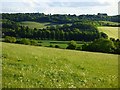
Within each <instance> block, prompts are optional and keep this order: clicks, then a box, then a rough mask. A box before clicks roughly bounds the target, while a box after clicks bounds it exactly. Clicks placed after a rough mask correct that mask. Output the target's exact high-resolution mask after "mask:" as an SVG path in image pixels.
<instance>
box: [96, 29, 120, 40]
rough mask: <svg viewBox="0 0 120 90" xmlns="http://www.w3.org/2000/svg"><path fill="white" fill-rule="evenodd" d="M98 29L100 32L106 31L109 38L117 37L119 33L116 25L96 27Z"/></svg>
mask: <svg viewBox="0 0 120 90" xmlns="http://www.w3.org/2000/svg"><path fill="white" fill-rule="evenodd" d="M98 29H99V31H100V32H104V33H106V34H107V35H108V36H109V38H115V39H118V33H120V32H119V30H118V27H98Z"/></svg>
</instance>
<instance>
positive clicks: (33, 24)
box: [20, 21, 50, 29]
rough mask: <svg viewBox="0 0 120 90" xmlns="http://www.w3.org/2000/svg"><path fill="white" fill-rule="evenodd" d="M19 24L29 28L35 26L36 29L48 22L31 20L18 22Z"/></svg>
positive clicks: (44, 26) (45, 25) (43, 26)
mask: <svg viewBox="0 0 120 90" xmlns="http://www.w3.org/2000/svg"><path fill="white" fill-rule="evenodd" d="M20 24H21V25H24V26H28V27H29V28H32V29H34V28H37V29H40V28H46V27H47V25H48V24H50V23H39V22H32V21H24V22H20Z"/></svg>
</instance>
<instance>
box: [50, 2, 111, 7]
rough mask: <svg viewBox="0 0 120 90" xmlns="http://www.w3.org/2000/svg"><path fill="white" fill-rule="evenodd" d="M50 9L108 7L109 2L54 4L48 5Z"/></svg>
mask: <svg viewBox="0 0 120 90" xmlns="http://www.w3.org/2000/svg"><path fill="white" fill-rule="evenodd" d="M48 5H49V6H50V7H89V6H92V7H93V6H108V5H110V4H109V3H108V2H104V3H99V2H53V3H48Z"/></svg>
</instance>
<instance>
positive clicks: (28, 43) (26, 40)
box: [20, 38, 31, 45]
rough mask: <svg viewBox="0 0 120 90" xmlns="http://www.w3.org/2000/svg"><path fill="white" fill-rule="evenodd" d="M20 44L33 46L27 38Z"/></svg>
mask: <svg viewBox="0 0 120 90" xmlns="http://www.w3.org/2000/svg"><path fill="white" fill-rule="evenodd" d="M20 43H21V44H25V45H30V44H31V42H30V40H29V39H26V38H24V39H21V40H20Z"/></svg>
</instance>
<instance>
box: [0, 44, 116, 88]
mask: <svg viewBox="0 0 120 90" xmlns="http://www.w3.org/2000/svg"><path fill="white" fill-rule="evenodd" d="M0 45H1V44H0ZM2 45H3V56H2V58H3V62H2V70H3V72H2V75H3V77H2V86H3V88H4V87H6V88H33V87H34V88H40V87H44V88H45V87H46V88H60V87H62V88H70V87H71V88H73V87H74V88H76V87H77V88H78V87H79V88H84V87H85V88H95V87H97V88H100V87H101V88H108V87H109V88H115V87H117V85H118V55H112V54H102V53H91V52H82V51H74V50H62V49H54V48H46V47H37V46H27V45H19V44H10V43H2Z"/></svg>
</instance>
